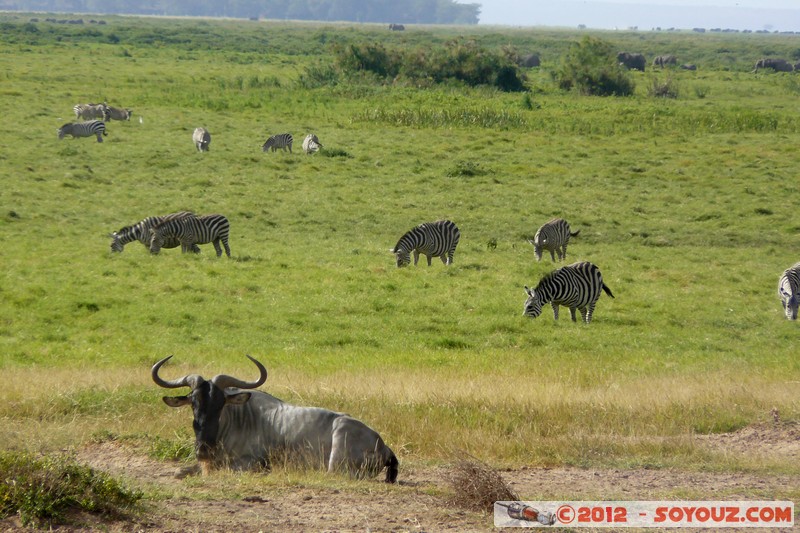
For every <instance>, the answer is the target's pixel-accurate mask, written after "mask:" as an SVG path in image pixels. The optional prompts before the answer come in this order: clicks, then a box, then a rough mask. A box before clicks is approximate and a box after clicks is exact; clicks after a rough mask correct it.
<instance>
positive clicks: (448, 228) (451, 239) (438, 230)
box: [391, 220, 461, 268]
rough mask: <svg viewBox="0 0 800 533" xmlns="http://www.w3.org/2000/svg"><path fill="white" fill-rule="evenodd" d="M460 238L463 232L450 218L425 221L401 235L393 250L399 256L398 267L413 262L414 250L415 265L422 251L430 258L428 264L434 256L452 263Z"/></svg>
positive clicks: (445, 262)
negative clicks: (411, 255) (412, 254)
mask: <svg viewBox="0 0 800 533" xmlns="http://www.w3.org/2000/svg"><path fill="white" fill-rule="evenodd" d="M460 238H461V232H460V231H459V230H458V228H457V227H456V225H455V224H454V223H453V222H451V221H449V220H437V221H436V222H425V223H424V224H420V225H419V226H417V227H416V228H414V229H412V230H410V231H408V232H406V234H405V235H403V236H402V237H400V240H399V241H397V244H396V245H395V247H394V248H392V250H391V251H392V253H394V254H395V256H396V257H397V267H398V268H400V267H404V266H406V265H408V264H410V263H411V257H410V254H411V252H412V251H413V252H414V265H416V264H417V261H418V260H419V254H420V253H423V254H425V256H426V257H427V258H428V266H431V258H433V257H434V256H435V257H439V258H441V260H442V263H444V264H445V265H452V264H453V254H454V253H455V251H456V246H457V245H458V240H459V239H460Z"/></svg>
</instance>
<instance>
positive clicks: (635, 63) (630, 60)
mask: <svg viewBox="0 0 800 533" xmlns="http://www.w3.org/2000/svg"><path fill="white" fill-rule="evenodd" d="M617 61H619V62H620V64H622V65H624V66H625V68H628V69H635V70H640V71H642V72H644V69H645V67H646V66H647V59H646V58H645V57H644V54H638V53H630V52H620V53H618V54H617Z"/></svg>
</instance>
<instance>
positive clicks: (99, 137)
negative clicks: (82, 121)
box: [97, 131, 103, 143]
mask: <svg viewBox="0 0 800 533" xmlns="http://www.w3.org/2000/svg"><path fill="white" fill-rule="evenodd" d="M97 142H99V143H101V142H103V135H102V134H101V133H100V132H99V131H98V132H97Z"/></svg>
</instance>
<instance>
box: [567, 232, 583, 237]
mask: <svg viewBox="0 0 800 533" xmlns="http://www.w3.org/2000/svg"><path fill="white" fill-rule="evenodd" d="M580 232H581V230H578V231H576V232H575V233H572V232H569V236H570V237H577V236H578V233H580Z"/></svg>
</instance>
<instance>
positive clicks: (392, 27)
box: [389, 24, 406, 31]
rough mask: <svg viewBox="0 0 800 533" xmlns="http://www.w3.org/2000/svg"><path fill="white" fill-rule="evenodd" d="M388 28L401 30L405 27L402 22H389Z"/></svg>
mask: <svg viewBox="0 0 800 533" xmlns="http://www.w3.org/2000/svg"><path fill="white" fill-rule="evenodd" d="M389 29H390V30H392V31H403V30H405V29H406V27H405V26H403V25H402V24H389Z"/></svg>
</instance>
